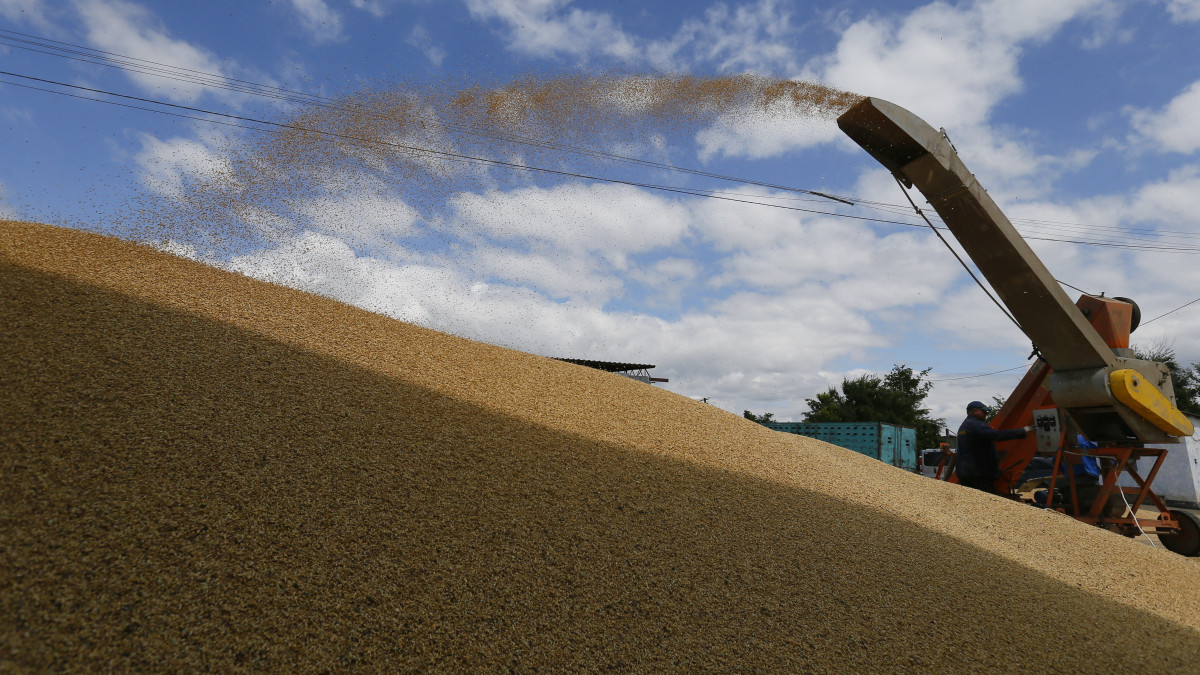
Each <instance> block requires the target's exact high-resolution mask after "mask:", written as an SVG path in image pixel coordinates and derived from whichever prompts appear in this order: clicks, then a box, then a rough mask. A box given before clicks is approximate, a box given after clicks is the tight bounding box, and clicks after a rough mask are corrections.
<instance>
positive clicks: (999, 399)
mask: <svg viewBox="0 0 1200 675" xmlns="http://www.w3.org/2000/svg"><path fill="white" fill-rule="evenodd" d="M1005 400H1006V397H1004V396H993V397H992V405H991V408H992V410H991V412H989V413H988V414H987V421H989V422H991V421H992V418H993V417H995V416H996V413H998V412H1000V409H1001V408H1003V407H1004V401H1005Z"/></svg>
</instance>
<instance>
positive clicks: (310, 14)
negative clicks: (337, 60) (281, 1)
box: [291, 0, 373, 43]
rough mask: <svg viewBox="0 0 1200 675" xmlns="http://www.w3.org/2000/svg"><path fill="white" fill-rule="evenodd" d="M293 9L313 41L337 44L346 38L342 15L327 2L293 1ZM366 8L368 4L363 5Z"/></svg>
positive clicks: (314, 0)
mask: <svg viewBox="0 0 1200 675" xmlns="http://www.w3.org/2000/svg"><path fill="white" fill-rule="evenodd" d="M291 2H292V9H294V10H296V14H297V15H298V17H299V19H300V23H301V25H302V26H303V27H304V30H305V31H307V32H308V34H309V35H311V36H312V38H313V40H314V41H316V42H318V43H320V42H337V41H338V40H341V39H343V38H344V36H343V35H342V15H341V14H339V13H338V12H337V11H336V10H334V9H332V8H330V6H329V5H327V4H326V3H325V0H291ZM372 6H373V5H372ZM363 7H364V8H366V7H367V4H365V3H364V4H363Z"/></svg>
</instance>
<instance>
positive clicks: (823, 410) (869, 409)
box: [804, 365, 945, 448]
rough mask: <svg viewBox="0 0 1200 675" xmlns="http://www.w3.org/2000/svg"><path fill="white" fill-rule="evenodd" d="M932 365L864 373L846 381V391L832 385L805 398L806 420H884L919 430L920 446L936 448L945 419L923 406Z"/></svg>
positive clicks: (893, 367) (930, 384)
mask: <svg viewBox="0 0 1200 675" xmlns="http://www.w3.org/2000/svg"><path fill="white" fill-rule="evenodd" d="M930 370H932V369H931V368H926V369H925V370H922V371H921V372H919V373H916V372H913V369H912V368H909V367H908V366H904V365H895V366H892V370H891V372H889V373H888V374H887V375H884V376H883V377H878V376H876V375H862V376H860V377H856V378H853V379H846V380H843V381H842V390H841V391H840V392H839V391H838V390H837V388H835V387H830V389H829V391H827V392H825V393H822V394H817V397H816V398H815V399H814V398H810V399H805V402H806V403H808V412H807V413H805V415H804V421H805V422H884V423H886V424H898V425H900V426H905V427H913V428H915V429H916V430H917V447H919V448H936V447H938V442H939V440H940V435H941V430H942V427H943V426H944V425H945V422H944V421H943V420H935V419H931V418H930V417H929V409H928V408H924V407H922V405H921V404H922V403H924V401H925V397H927V396H928V395H929V390H930V389H932V388H933V383H931V382H926V381H924V378H925V376H926V375H928V374H929V371H930Z"/></svg>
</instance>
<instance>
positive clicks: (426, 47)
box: [405, 24, 446, 66]
mask: <svg viewBox="0 0 1200 675" xmlns="http://www.w3.org/2000/svg"><path fill="white" fill-rule="evenodd" d="M405 42H406V43H407V44H408V45H409V46H411V47H415V48H416V49H417V50H418V51H420V52H421V53H422V54H424V55H425V58H426V59H429V62H430V63H432V64H433V65H435V66H440V65H442V61H444V60H445V58H446V50H445V49H442V48H441V47H439V46H437V45H435V44H434V43H433V38H431V37H430V36H429V31H428V30H426V29H425V27H424V26H422V25H421V24H417V25H415V26H413V29H412V32H411V33H409V34H408V39H407V40H405Z"/></svg>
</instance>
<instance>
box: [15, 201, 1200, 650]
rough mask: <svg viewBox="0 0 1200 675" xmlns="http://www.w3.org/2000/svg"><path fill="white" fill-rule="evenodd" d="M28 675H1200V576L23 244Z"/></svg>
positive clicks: (929, 493)
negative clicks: (628, 674)
mask: <svg viewBox="0 0 1200 675" xmlns="http://www.w3.org/2000/svg"><path fill="white" fill-rule="evenodd" d="M0 358H2V359H3V362H2V363H0V419H2V420H3V428H2V430H0V434H2V435H0V668H3V669H6V670H7V669H13V668H15V669H29V670H48V669H115V670H172V671H181V670H186V671H196V670H217V671H228V670H237V669H269V670H276V671H278V670H285V669H289V670H290V669H294V668H299V669H304V670H326V669H328V670H335V669H336V670H352V669H361V670H367V671H385V670H386V671H390V670H401V669H403V670H416V669H419V670H442V671H450V670H455V671H457V670H462V669H480V670H499V669H515V670H533V669H535V668H547V669H555V670H559V669H569V670H622V671H625V670H641V671H646V670H662V669H681V670H684V669H686V670H695V669H721V670H735V671H746V670H777V671H787V672H804V671H839V672H846V671H851V672H853V671H855V670H859V669H865V670H871V671H878V670H886V671H898V670H912V671H929V670H958V671H968V670H970V671H980V670H993V669H1000V670H1006V671H1016V670H1028V669H1032V670H1036V671H1043V670H1055V671H1070V672H1079V671H1082V672H1114V671H1115V672H1167V671H1175V672H1189V671H1190V672H1194V671H1195V667H1196V664H1197V663H1200V583H1198V581H1197V574H1198V572H1200V569H1198V568H1197V566H1196V565H1195V564H1193V563H1191V562H1189V561H1188V560H1186V559H1183V558H1180V557H1176V556H1174V555H1173V554H1170V553H1167V552H1165V551H1161V550H1153V549H1150V548H1149V547H1146V546H1139V545H1136V544H1134V543H1131V542H1129V541H1127V540H1125V539H1122V538H1121V537H1119V536H1117V535H1114V534H1110V533H1107V532H1104V531H1101V530H1098V529H1095V528H1091V527H1087V526H1084V525H1081V524H1079V523H1077V522H1074V521H1071V520H1069V519H1066V518H1063V517H1060V516H1055V515H1051V514H1047V513H1044V512H1040V511H1036V510H1034V509H1031V508H1029V507H1024V506H1020V505H1016V504H1012V503H1009V502H1005V501H1002V500H1000V499H998V498H994V497H991V496H988V495H983V494H980V493H976V492H972V491H968V490H965V489H962V488H959V487H956V486H950V485H946V484H942V483H937V482H934V481H930V480H928V479H924V478H921V477H919V476H914V475H911V474H906V473H903V472H901V471H899V470H897V469H894V468H892V467H888V466H885V465H883V464H880V463H878V462H875V461H873V460H869V459H866V458H864V457H861V456H858V455H855V454H854V453H851V452H849V451H843V450H841V449H838V448H834V447H833V446H829V445H826V444H823V443H820V442H817V441H813V440H808V439H803V438H800V437H792V436H787V435H784V434H778V433H773V432H770V431H767V430H766V429H764V428H763V427H760V426H758V425H756V424H753V423H751V422H748V421H746V420H742V419H740V418H737V417H735V416H733V415H730V414H729V413H726V412H723V411H721V410H718V409H715V408H713V407H709V406H705V405H703V404H700V403H697V402H695V401H692V400H689V399H685V398H683V397H680V396H677V395H674V394H671V393H669V392H665V391H661V390H656V389H654V388H653V387H650V386H647V385H644V384H640V383H637V382H634V381H631V380H626V379H624V378H620V377H617V376H612V375H608V374H605V373H601V372H598V371H592V370H587V369H584V368H580V367H577V366H572V365H569V364H565V363H561V362H557V361H551V360H547V359H543V358H539V357H535V356H531V355H528V354H522V353H518V352H513V351H508V350H504V349H500V348H497V347H490V346H486V345H482V344H478V343H473V342H470V341H467V340H463V339H459V338H454V337H450V336H447V335H444V334H440V333H437V332H434V331H430V330H426V329H422V328H418V327H415V326H412V325H407V324H403V323H400V322H396V321H393V320H390V319H387V318H385V317H382V316H379V315H375V314H370V313H367V312H364V311H361V310H358V309H354V308H352V307H349V306H346V305H342V304H339V303H337V302H333V301H330V300H326V299H322V298H318V297H315V296H311V295H307V294H304V293H300V292H297V291H293V290H288V289H284V288H281V287H277V286H272V285H269V284H264V283H261V282H257V281H253V280H250V279H247V278H244V277H240V276H237V275H234V274H230V273H227V272H223V271H219V270H216V269H213V268H210V267H206V266H203V265H200V264H197V263H193V262H189V261H186V260H183V259H179V258H174V257H172V256H169V255H166V254H163V253H159V252H156V251H153V250H151V249H148V248H143V247H139V246H136V245H133V244H129V243H126V242H122V241H119V240H116V239H110V238H105V237H100V236H96V235H91V234H85V233H81V232H78V231H73V230H67V229H60V228H53V227H49V226H43V225H33V224H25V223H15V222H0Z"/></svg>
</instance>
